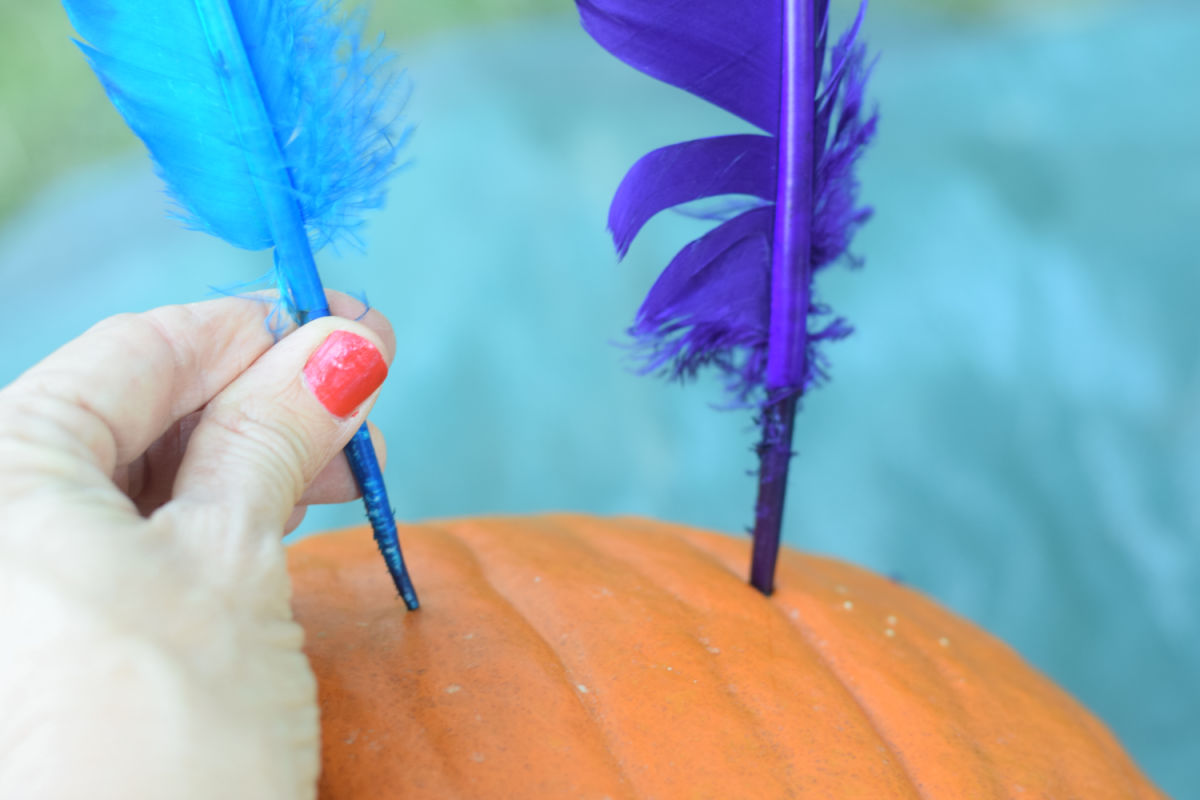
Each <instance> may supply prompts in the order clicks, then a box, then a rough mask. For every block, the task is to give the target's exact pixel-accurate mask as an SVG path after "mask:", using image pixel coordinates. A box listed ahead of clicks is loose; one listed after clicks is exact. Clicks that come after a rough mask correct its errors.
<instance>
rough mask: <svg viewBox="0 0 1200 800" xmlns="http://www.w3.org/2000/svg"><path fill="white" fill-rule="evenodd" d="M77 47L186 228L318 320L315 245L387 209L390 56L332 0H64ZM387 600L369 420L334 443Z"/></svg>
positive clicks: (405, 593) (383, 499)
mask: <svg viewBox="0 0 1200 800" xmlns="http://www.w3.org/2000/svg"><path fill="white" fill-rule="evenodd" d="M63 5H64V6H65V8H66V10H67V14H68V16H69V17H70V18H71V23H72V24H73V25H74V26H75V30H76V31H77V32H78V33H79V35H80V37H82V39H84V40H85V41H84V42H77V44H78V45H79V47H80V49H81V50H82V51H83V53H84V55H85V56H87V58H88V61H89V62H90V63H91V65H92V69H93V70H94V71H95V73H96V75H97V77H99V79H100V82H101V83H102V84H103V86H104V90H105V91H106V92H107V93H108V96H109V99H111V100H112V102H113V105H115V106H116V108H117V110H118V111H120V113H121V115H122V116H123V117H124V118H125V121H126V122H127V123H128V124H129V127H130V128H132V129H133V131H134V133H136V134H137V136H138V137H139V138H140V139H141V140H142V141H143V142H144V143H145V144H146V147H147V148H148V149H149V151H150V154H151V156H152V158H153V160H154V163H155V166H156V169H157V171H158V173H159V175H160V176H162V178H163V179H164V180H165V181H166V183H167V186H168V190H169V192H170V194H171V196H172V198H173V199H174V201H175V203H176V204H177V205H178V212H179V215H180V216H181V217H182V218H183V220H184V221H185V223H186V224H188V225H189V226H190V227H193V228H196V229H198V230H202V231H206V232H208V233H211V234H213V235H215V236H219V237H220V238H222V239H224V240H226V241H227V242H229V243H230V244H232V245H235V246H237V247H242V248H246V249H251V250H260V249H265V248H268V247H273V248H274V256H275V278H276V282H277V283H278V285H279V289H280V297H281V302H282V304H283V307H284V308H285V309H286V310H287V311H288V313H289V314H291V315H292V316H293V317H294V318H295V319H296V321H297V322H298V323H299V324H304V323H305V322H307V321H309V320H311V319H315V318H318V317H323V316H328V315H329V307H328V305H327V304H326V300H325V291H324V289H323V287H322V286H321V280H320V277H319V276H318V274H317V268H316V263H315V262H314V260H313V253H314V251H316V250H318V249H320V248H321V247H322V246H324V245H325V244H328V243H329V242H331V241H335V240H338V239H350V240H352V241H356V240H355V231H356V229H357V227H358V226H359V225H360V224H361V220H360V219H359V214H360V213H361V212H362V211H363V210H364V209H369V208H375V207H377V206H379V205H381V204H382V202H383V191H384V190H383V187H384V182H385V180H386V179H387V178H388V177H390V175H391V173H392V172H393V168H394V165H395V162H396V157H397V152H398V150H399V148H400V147H401V146H402V145H403V143H404V140H405V138H406V135H407V131H406V130H400V131H397V130H396V129H395V122H394V118H390V117H388V116H387V114H388V113H389V108H388V106H389V104H390V103H391V98H392V89H393V88H394V86H393V84H392V82H390V81H388V80H384V79H382V78H381V72H380V67H381V66H382V65H383V64H384V62H385V61H386V56H385V54H384V52H383V51H382V50H381V49H380V48H379V47H378V46H373V47H365V46H364V45H363V40H362V24H363V18H362V16H361V15H351V16H350V17H347V18H345V19H338V18H337V17H336V11H337V9H336V3H335V2H332V0H160V1H159V2H142V0H64V2H63ZM346 455H347V457H348V459H349V461H350V466H351V470H352V471H353V473H354V476H355V479H356V480H357V481H358V484H359V487H360V488H361V489H362V492H363V499H364V502H365V503H366V506H367V515H368V517H369V518H370V520H371V525H372V527H373V528H374V531H375V538H376V541H377V542H378V544H379V547H380V551H381V552H382V553H383V556H384V559H385V561H386V562H387V566H388V569H389V571H390V572H391V575H392V579H393V581H394V582H395V584H396V588H397V590H398V591H399V592H400V595H401V597H402V598H403V599H404V602H405V604H406V605H407V606H408V608H410V609H416V608H417V607H418V601H417V596H416V593H415V591H414V589H413V586H412V581H411V579H410V578H409V576H408V571H407V569H406V567H405V564H404V559H403V556H402V555H401V552H400V545H399V541H398V538H397V531H396V521H395V518H394V516H393V514H392V512H391V506H390V503H389V502H388V498H387V492H386V489H385V488H384V485H383V475H382V472H381V470H380V468H379V462H378V460H377V458H376V456H375V449H374V446H373V445H372V444H371V439H370V434H369V433H368V431H367V427H366V425H363V427H362V428H361V429H360V430H359V431H358V432H357V433H356V434H355V436H354V438H353V439H352V440H351V442H350V444H349V445H347V447H346Z"/></svg>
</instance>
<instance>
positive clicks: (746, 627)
mask: <svg viewBox="0 0 1200 800" xmlns="http://www.w3.org/2000/svg"><path fill="white" fill-rule="evenodd" d="M401 536H402V539H403V541H404V548H405V554H406V557H407V558H408V561H409V563H410V565H411V569H412V571H413V574H414V575H415V576H416V578H417V580H418V582H419V583H418V588H419V590H420V592H421V600H422V604H423V605H422V608H421V610H420V611H419V612H416V613H407V612H406V611H405V609H404V606H403V604H402V603H401V602H400V601H399V599H398V598H397V597H396V596H395V591H394V590H393V589H392V586H391V584H390V579H389V578H388V575H387V572H386V571H385V570H384V569H383V568H382V566H381V565H380V563H379V556H378V554H377V553H376V550H375V545H374V542H373V540H372V538H371V534H370V530H369V529H368V528H355V529H350V530H346V531H341V532H336V533H329V534H323V535H320V536H315V537H310V538H308V539H304V540H301V541H300V542H298V543H296V544H294V545H292V546H291V547H290V548H289V554H288V560H289V568H290V571H291V575H292V581H293V594H294V597H293V607H294V610H295V614H296V618H297V620H298V621H299V622H300V623H301V624H302V625H303V626H304V628H305V631H306V634H307V637H306V639H307V643H306V647H305V650H306V652H307V654H308V657H309V659H310V661H311V663H312V666H313V669H314V671H315V672H316V675H317V680H318V685H319V690H318V691H319V697H320V705H321V714H322V738H323V743H322V761H323V769H322V775H321V779H320V797H321V798H324V799H325V800H367V799H368V798H371V799H372V800H389V799H390V798H401V797H403V798H439V800H446V799H447V798H479V799H490V798H595V800H600V798H606V797H607V798H611V800H617V799H618V798H755V799H756V800H768V799H770V798H832V799H833V800H843V799H847V800H854V799H855V798H864V800H888V799H890V798H924V799H925V800H930V798H945V799H946V800H964V799H969V800H985V799H987V798H1047V799H1048V800H1049V799H1050V798H1053V800H1068V799H1069V798H1080V800H1106V799H1107V798H1165V795H1164V794H1162V793H1161V792H1159V791H1158V790H1157V789H1156V788H1155V787H1154V786H1153V785H1151V784H1150V782H1149V781H1148V780H1147V779H1146V778H1145V777H1144V776H1143V775H1142V774H1141V773H1140V772H1139V770H1138V768H1137V767H1136V766H1135V765H1134V764H1133V762H1132V761H1131V760H1130V758H1129V756H1128V755H1126V754H1125V752H1124V751H1123V750H1122V748H1121V746H1120V745H1119V744H1118V743H1117V741H1116V739H1115V738H1114V737H1113V735H1112V734H1111V733H1110V732H1109V731H1108V730H1107V729H1106V728H1105V727H1104V725H1103V724H1102V723H1100V722H1099V721H1098V720H1097V719H1096V718H1095V717H1093V716H1092V715H1091V714H1090V713H1089V712H1088V711H1087V710H1086V709H1084V708H1083V707H1082V706H1081V705H1079V704H1078V703H1077V702H1076V701H1075V700H1073V699H1072V698H1071V697H1069V696H1068V695H1067V694H1066V693H1065V692H1063V691H1062V690H1061V689H1059V688H1058V687H1056V686H1055V685H1054V684H1053V683H1052V682H1051V681H1049V680H1048V679H1047V678H1045V677H1044V676H1042V675H1041V674H1040V673H1038V672H1037V671H1035V670H1034V669H1033V668H1031V667H1030V666H1029V665H1027V664H1026V663H1025V662H1024V661H1023V660H1022V659H1021V658H1020V657H1019V656H1018V655H1017V654H1016V653H1015V652H1014V651H1013V650H1012V649H1010V648H1009V647H1007V646H1006V645H1004V644H1003V643H1002V642H1000V641H999V640H997V639H996V638H994V637H992V636H990V635H989V634H987V633H985V632H983V631H982V630H981V629H979V628H978V627H976V626H974V625H973V624H971V623H969V622H966V621H965V620H963V619H961V618H959V617H957V616H955V615H954V614H951V613H950V612H948V611H946V610H945V609H943V608H942V607H940V606H939V605H937V604H936V603H934V602H932V601H931V600H929V599H928V598H926V597H924V596H923V595H921V594H919V593H918V592H915V591H913V590H911V589H908V588H905V587H903V586H900V585H898V584H896V583H894V582H892V581H890V580H888V579H886V578H882V577H879V576H877V575H874V574H873V573H870V572H868V571H866V570H863V569H860V568H857V567H854V566H851V565H848V564H844V563H841V562H838V561H835V560H831V559H826V558H817V557H812V556H806V555H801V554H799V553H796V552H794V551H789V550H785V551H784V552H783V553H782V554H781V557H780V563H779V571H778V577H777V590H776V592H775V594H774V595H773V596H772V597H770V598H766V597H763V596H762V595H760V594H758V593H757V592H756V591H754V590H753V589H751V588H750V587H749V586H748V585H746V583H745V580H744V578H743V575H742V573H743V572H744V571H745V569H746V564H747V563H748V558H749V542H748V541H747V540H737V539H733V538H730V537H726V536H722V535H719V534H714V533H708V532H704V531H699V530H694V529H690V528H685V527H682V526H678V525H669V524H664V523H659V522H652V521H648V520H643V519H632V518H625V519H602V518H596V517H589V516H583V515H548V516H537V517H527V518H516V517H514V518H497V519H463V520H452V521H446V522H432V523H427V524H421V525H413V526H406V527H404V528H403V529H402V531H401Z"/></svg>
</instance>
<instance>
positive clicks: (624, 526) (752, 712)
mask: <svg viewBox="0 0 1200 800" xmlns="http://www.w3.org/2000/svg"><path fill="white" fill-rule="evenodd" d="M610 521H611V522H613V523H615V525H614V527H616V528H617V529H618V530H620V531H623V532H627V533H630V534H633V535H635V536H646V535H655V531H654V529H653V528H652V527H650V526H647V525H645V522H646V521H645V520H644V519H642V518H640V517H617V518H613V519H611V520H610ZM578 541H579V543H580V544H581V545H582V546H583V547H584V548H585V549H587V550H589V551H591V552H593V553H597V554H599V555H601V556H603V557H605V558H606V559H608V560H610V561H613V562H615V563H617V564H620V565H621V566H623V567H624V568H625V569H627V570H629V571H630V572H631V573H634V574H636V575H638V576H640V577H642V578H644V579H645V582H646V584H647V586H650V587H653V588H654V589H656V590H657V591H659V592H661V593H662V594H663V595H665V596H666V597H669V598H671V599H672V600H673V601H675V603H676V604H677V605H679V606H680V607H681V608H683V609H684V610H686V611H687V612H688V613H689V616H692V617H702V616H703V611H702V610H701V609H699V608H697V607H696V604H695V603H693V602H691V601H689V600H688V599H687V598H686V597H684V596H683V595H682V594H680V593H679V592H677V591H675V590H673V589H672V588H671V587H670V586H666V585H663V584H662V583H660V582H659V581H657V580H656V578H655V576H654V575H652V574H650V573H648V572H647V571H646V570H645V569H644V568H642V567H640V566H638V565H637V564H635V563H634V562H632V561H631V560H630V559H628V558H626V557H623V556H622V555H621V554H620V553H614V552H611V551H609V550H606V549H604V546H603V545H602V544H599V543H598V542H597V541H593V540H589V539H583V538H579V539H578ZM603 541H605V542H609V541H611V539H604V540H603ZM675 541H678V542H680V543H682V544H683V545H685V546H686V549H687V550H689V551H690V552H692V553H694V554H696V555H697V556H699V557H700V559H701V560H703V561H704V562H705V563H708V564H710V565H712V566H714V567H716V568H718V569H720V570H722V571H727V570H728V567H727V565H726V564H725V562H724V561H722V560H721V559H720V558H719V557H718V556H717V555H716V554H714V553H711V552H709V551H706V550H703V549H701V548H699V547H697V546H696V545H695V544H694V543H692V542H690V541H688V540H687V539H683V538H678V539H676V540H675ZM695 634H696V635H695V636H694V637H693V638H694V639H695V645H696V646H697V647H703V645H702V644H701V642H700V639H701V637H702V636H703V631H702V629H699V628H697V629H696V630H695ZM713 663H716V664H718V665H719V666H717V667H716V668H715V672H716V673H717V674H718V675H720V676H721V677H723V678H727V677H729V675H730V672H729V670H728V669H727V668H725V666H724V664H725V662H724V661H714V662H713ZM728 684H729V682H728V681H727V680H722V681H721V691H722V694H723V695H724V696H725V697H726V698H728V700H729V704H730V705H731V706H732V707H733V708H735V709H737V710H738V712H739V713H740V714H741V715H742V717H744V718H745V719H747V720H750V721H752V722H755V723H759V724H757V725H753V726H751V727H752V728H753V730H754V732H755V735H756V737H757V738H758V739H759V740H760V741H762V742H763V743H764V744H765V745H766V746H767V748H768V749H769V750H770V752H772V753H773V754H775V756H776V757H777V761H778V764H779V766H780V767H781V768H782V769H783V771H784V772H786V773H788V774H789V775H791V774H792V772H793V771H794V770H793V768H792V765H791V763H790V761H789V759H788V758H787V756H786V753H787V751H788V748H786V747H784V746H782V743H781V741H780V740H779V739H778V738H777V737H776V736H773V735H771V734H770V733H769V732H768V731H767V730H766V726H765V725H764V724H762V723H764V722H765V718H764V717H763V715H762V714H761V713H759V712H758V711H757V710H756V709H755V708H754V707H753V706H752V705H751V704H750V703H748V702H746V700H745V699H744V698H741V697H739V696H738V695H737V694H736V693H735V692H733V691H731V690H730V689H729V686H728ZM789 783H790V781H789ZM793 796H794V795H793Z"/></svg>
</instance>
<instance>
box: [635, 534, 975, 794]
mask: <svg viewBox="0 0 1200 800" xmlns="http://www.w3.org/2000/svg"><path fill="white" fill-rule="evenodd" d="M649 527H650V526H647V530H648V529H649ZM679 541H680V542H682V543H683V544H684V545H686V546H687V547H688V548H690V549H691V550H693V551H695V552H697V553H699V554H701V555H702V556H703V557H704V560H706V561H710V562H715V563H717V564H719V565H720V566H721V568H723V569H728V566H727V565H726V563H725V561H724V560H723V559H721V557H720V555H719V554H718V553H716V552H715V551H713V550H711V549H709V548H707V547H705V540H704V539H696V538H693V537H691V536H681V537H679ZM805 571H806V572H807V571H808V570H807V569H806V570H805ZM767 600H768V605H770V607H771V609H772V613H773V614H774V615H775V616H777V617H778V618H780V619H781V620H783V622H784V624H785V625H786V626H789V627H792V628H794V629H795V630H797V631H798V632H799V633H800V637H801V639H802V640H803V641H804V643H805V645H806V646H807V648H808V650H809V651H810V652H811V653H812V654H813V655H814V656H815V660H816V661H817V663H819V664H820V665H821V666H822V668H824V670H825V671H826V672H828V673H829V674H830V675H831V676H832V677H833V679H834V683H835V684H836V685H838V686H840V687H841V688H842V690H843V692H844V693H845V694H846V695H847V696H848V697H849V698H850V699H851V700H852V701H853V703H854V705H855V707H856V708H857V709H858V710H859V712H860V713H861V714H862V717H863V719H864V720H866V722H867V724H868V725H869V726H870V728H871V730H872V731H873V732H874V734H875V736H876V738H877V739H878V740H879V742H880V743H881V744H882V745H883V746H884V747H886V748H887V750H888V752H889V753H891V754H892V756H893V760H894V762H895V763H896V764H897V765H898V766H899V769H900V771H901V772H902V773H903V774H904V776H905V778H906V779H907V780H908V783H909V785H910V786H911V787H912V789H913V790H914V791H915V792H916V794H917V797H919V798H921V800H931V798H930V796H929V795H928V794H926V793H925V791H924V790H923V789H922V788H921V784H920V782H918V780H917V776H916V775H915V774H914V772H913V770H912V768H911V766H910V765H909V762H908V759H907V758H905V757H904V755H903V751H901V750H900V749H899V748H898V747H897V746H896V745H895V744H894V743H893V742H892V741H891V739H890V738H889V737H888V736H887V735H886V734H885V733H884V731H883V730H882V729H881V728H880V726H879V724H878V722H877V721H876V719H875V717H874V716H873V715H872V714H871V713H870V712H869V711H868V709H867V706H866V704H865V703H864V702H863V701H862V698H860V697H859V696H858V694H857V693H855V691H854V690H853V689H852V688H851V686H850V684H849V683H848V682H847V681H846V679H845V678H844V677H843V675H842V673H841V672H839V671H838V670H837V669H836V668H835V667H834V666H833V664H832V662H831V661H830V660H829V659H828V658H826V657H825V655H824V654H823V653H822V652H821V649H820V648H819V647H817V645H816V642H815V640H814V636H813V632H812V630H811V629H809V628H808V627H807V626H806V625H804V624H803V622H802V621H801V617H800V616H797V617H792V616H791V615H789V614H787V613H785V612H784V610H783V608H781V607H780V605H779V603H778V602H775V601H774V600H773V599H771V598H767ZM975 749H976V750H978V748H975Z"/></svg>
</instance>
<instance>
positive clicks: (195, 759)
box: [0, 292, 395, 800]
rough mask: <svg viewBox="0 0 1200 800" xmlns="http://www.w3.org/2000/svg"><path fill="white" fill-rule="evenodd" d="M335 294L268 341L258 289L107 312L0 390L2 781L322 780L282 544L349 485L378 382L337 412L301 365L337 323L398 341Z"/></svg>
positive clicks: (257, 786)
mask: <svg viewBox="0 0 1200 800" xmlns="http://www.w3.org/2000/svg"><path fill="white" fill-rule="evenodd" d="M329 297H330V303H331V306H332V308H333V313H334V314H338V315H342V316H341V317H328V318H324V319H319V320H316V321H314V322H312V323H310V324H308V325H305V326H304V327H303V328H300V329H297V330H295V331H292V332H290V333H289V334H288V335H287V336H286V337H284V338H283V339H282V340H280V341H279V342H278V343H276V342H275V340H274V337H273V336H272V334H271V332H270V331H269V330H268V328H267V326H266V325H265V324H264V320H265V319H266V316H267V314H268V313H269V311H270V310H271V306H270V305H269V304H268V303H265V302H257V301H254V300H248V299H246V298H226V299H221V300H214V301H210V302H205V303H197V304H194V305H188V306H172V307H166V308H160V309H156V310H154V311H150V312H147V313H144V314H137V315H122V316H119V317H114V318H112V319H108V320H105V321H104V322H101V323H100V324H98V325H96V326H95V327H94V328H92V329H91V330H89V331H88V332H86V333H85V334H83V336H81V337H80V338H78V339H76V340H74V341H72V342H70V343H69V344H67V345H66V346H64V347H62V348H61V349H60V350H58V351H57V352H55V353H53V354H52V355H50V356H49V357H48V358H46V359H45V360H44V361H42V362H41V363H40V364H38V365H37V366H35V367H33V368H32V369H30V370H29V371H28V372H26V373H25V374H24V375H22V376H21V377H20V378H18V379H17V380H16V381H15V382H13V383H12V384H11V385H10V386H8V387H5V388H4V389H2V390H0V797H4V798H8V797H12V798H17V797H20V798H29V800H59V799H60V798H61V799H62V800H68V799H73V798H89V800H108V799H109V798H112V800H118V798H119V799H120V800H140V799H141V798H147V800H150V799H151V798H153V799H154V800H172V799H174V798H180V799H185V798H186V799H187V800H190V799H191V798H218V797H219V798H227V799H229V800H239V799H240V798H247V800H250V798H253V800H274V799H275V798H289V799H290V798H312V797H315V795H316V777H317V771H318V767H319V755H320V754H319V736H320V728H319V724H318V717H317V704H316V685H315V681H314V679H313V675H312V672H311V670H310V669H309V667H308V663H307V661H306V660H305V659H304V656H303V654H302V652H301V645H302V632H301V630H300V628H299V626H298V625H296V623H295V622H294V621H293V620H292V616H291V611H290V609H289V605H288V601H289V591H290V587H289V582H288V577H287V572H286V568H285V561H284V550H283V545H282V543H281V541H280V539H281V536H282V535H283V533H284V532H285V531H286V530H290V529H291V528H294V527H295V526H296V525H298V524H299V523H300V520H301V519H302V517H303V513H304V509H305V508H306V507H307V505H309V504H312V503H328V502H340V501H344V500H349V499H352V498H353V497H355V496H356V494H357V490H356V488H355V486H354V482H353V479H352V478H351V476H350V472H349V467H348V466H347V464H346V462H345V458H344V457H342V456H340V455H339V454H340V451H341V448H342V447H343V446H344V445H345V444H346V442H348V441H349V439H350V437H351V436H352V435H353V434H354V432H355V430H357V428H358V427H359V426H360V425H361V424H362V421H363V419H364V418H365V415H366V413H367V412H368V411H369V409H370V407H371V405H372V404H373V403H374V400H375V397H376V395H377V394H378V392H376V393H375V394H372V395H371V396H370V397H369V398H368V399H367V400H366V401H365V402H364V403H363V404H362V405H361V406H359V408H358V409H357V410H356V411H355V412H354V413H353V414H351V415H350V416H348V417H345V418H339V417H336V416H334V415H333V414H331V413H330V412H329V411H327V410H326V409H325V407H324V406H323V405H322V404H321V403H320V402H319V401H318V400H317V398H316V397H315V396H314V394H313V393H312V391H311V390H310V388H309V387H308V385H307V382H306V380H305V378H304V377H303V369H304V365H305V362H306V361H307V360H308V358H309V356H310V355H311V354H312V353H313V351H314V350H316V349H317V348H318V347H319V346H320V345H321V343H322V342H323V341H324V340H325V338H326V337H327V336H328V335H329V334H330V333H332V332H333V331H335V330H347V331H351V332H353V333H356V334H358V335H360V336H363V337H365V338H367V339H369V340H370V341H371V342H372V343H374V344H375V346H376V347H377V348H378V349H379V351H380V352H381V353H382V354H383V356H384V358H385V359H386V360H387V361H388V362H389V363H390V361H391V359H392V356H393V353H394V350H395V342H394V339H393V336H392V332H391V328H390V326H389V325H388V323H387V321H386V320H385V319H384V318H383V317H382V316H381V315H380V314H378V313H377V312H375V311H371V312H370V313H368V314H366V316H364V317H362V319H361V320H359V321H351V319H348V318H356V317H358V316H359V315H360V314H361V313H362V306H361V304H359V303H358V302H357V301H355V300H352V299H350V298H349V297H346V296H344V295H338V294H336V293H332V292H331V293H329ZM372 433H373V437H374V439H375V441H376V442H377V443H380V442H381V441H382V439H381V438H380V437H379V436H378V432H377V431H372ZM380 568H381V569H382V564H381V566H380Z"/></svg>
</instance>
